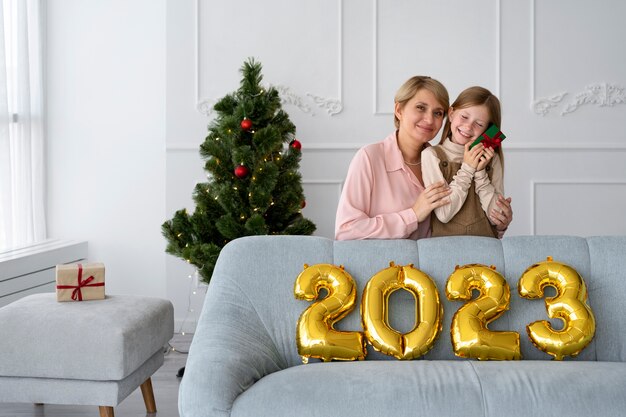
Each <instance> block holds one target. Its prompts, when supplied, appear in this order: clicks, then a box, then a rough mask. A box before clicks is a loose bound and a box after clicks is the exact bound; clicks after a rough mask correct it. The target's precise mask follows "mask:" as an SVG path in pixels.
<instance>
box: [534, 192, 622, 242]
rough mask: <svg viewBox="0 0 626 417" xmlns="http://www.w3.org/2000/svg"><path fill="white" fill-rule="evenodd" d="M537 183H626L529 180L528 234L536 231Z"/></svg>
mask: <svg viewBox="0 0 626 417" xmlns="http://www.w3.org/2000/svg"><path fill="white" fill-rule="evenodd" d="M539 185H626V181H615V180H533V181H531V182H530V211H529V213H530V234H531V235H535V234H536V231H537V186H539Z"/></svg>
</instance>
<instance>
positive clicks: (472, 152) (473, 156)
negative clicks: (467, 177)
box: [463, 142, 485, 169]
mask: <svg viewBox="0 0 626 417" xmlns="http://www.w3.org/2000/svg"><path fill="white" fill-rule="evenodd" d="M471 144H472V143H471V142H467V143H466V144H465V152H464V153H463V162H465V163H466V164H467V165H469V166H471V167H472V168H474V169H477V168H478V163H479V162H480V157H481V156H482V154H483V151H484V150H485V146H484V145H483V144H482V143H479V144H478V145H476V146H474V147H473V148H472V149H470V148H469V147H470V145H471Z"/></svg>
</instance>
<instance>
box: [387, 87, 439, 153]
mask: <svg viewBox="0 0 626 417" xmlns="http://www.w3.org/2000/svg"><path fill="white" fill-rule="evenodd" d="M395 114H396V117H397V118H398V120H399V121H400V127H399V129H400V132H401V133H402V136H404V135H407V136H408V137H410V138H411V139H413V141H415V142H417V143H418V144H424V143H426V142H429V141H431V140H432V139H433V138H434V137H435V136H436V135H437V133H438V132H439V129H441V125H442V124H443V118H444V116H445V109H444V108H443V106H442V105H441V104H440V103H439V101H437V99H436V98H435V95H434V94H433V93H431V92H430V91H429V90H426V89H421V90H418V91H417V93H415V95H414V96H413V98H412V99H410V100H409V101H407V102H406V103H404V105H401V104H400V103H396V106H395Z"/></svg>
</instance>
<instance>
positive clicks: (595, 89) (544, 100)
mask: <svg viewBox="0 0 626 417" xmlns="http://www.w3.org/2000/svg"><path fill="white" fill-rule="evenodd" d="M535 2H536V0H530V33H531V42H530V62H531V64H530V65H531V74H530V75H531V76H530V89H531V91H530V107H531V109H532V110H533V112H534V113H535V114H537V115H540V116H546V115H548V113H550V112H551V111H552V109H554V108H556V107H558V106H559V105H560V104H561V102H562V101H563V99H564V98H565V96H566V95H568V94H569V93H568V92H562V93H559V94H554V95H552V96H549V97H541V98H537V99H536V98H535V97H536V91H535V90H536V85H535V65H536V64H535V62H536V55H535V44H536V24H535V21H536V18H535V17H536V16H535V14H536V13H535ZM586 104H595V105H597V106H598V107H612V106H614V105H615V104H626V93H625V92H624V87H621V86H618V85H614V84H609V83H607V82H606V81H604V82H599V83H595V84H590V85H588V86H587V87H585V89H584V90H583V91H581V92H580V93H577V94H576V95H575V96H574V100H572V101H570V102H569V103H567V104H566V105H565V107H564V108H563V109H562V110H561V112H560V115H561V116H564V115H566V114H569V113H573V112H574V111H576V110H578V108H579V107H581V106H583V105H586Z"/></svg>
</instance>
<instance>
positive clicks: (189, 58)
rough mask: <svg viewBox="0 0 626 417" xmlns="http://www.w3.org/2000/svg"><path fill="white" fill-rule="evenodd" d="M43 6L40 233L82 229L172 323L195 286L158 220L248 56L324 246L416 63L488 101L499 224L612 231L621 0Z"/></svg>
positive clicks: (184, 194)
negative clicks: (45, 162)
mask: <svg viewBox="0 0 626 417" xmlns="http://www.w3.org/2000/svg"><path fill="white" fill-rule="evenodd" d="M48 9H49V10H48V13H47V17H48V25H49V27H48V42H49V56H48V60H47V62H48V65H49V68H48V69H49V79H48V89H49V91H48V93H49V101H48V121H49V122H48V136H49V142H50V147H49V154H50V158H49V164H50V165H49V167H48V170H49V172H50V188H49V193H50V195H49V203H50V204H49V206H50V212H49V214H50V216H49V218H50V225H51V226H50V230H51V234H52V235H53V236H54V237H68V238H83V239H87V240H89V242H90V248H91V255H92V256H93V257H94V258H97V259H100V260H103V261H104V262H107V265H109V267H110V271H111V273H110V274H109V273H108V272H107V276H108V279H109V281H110V285H111V287H109V289H110V290H111V291H113V290H115V291H118V292H128V293H151V294H162V295H163V294H164V295H166V296H167V297H168V298H170V299H171V300H172V301H173V302H174V305H175V307H176V318H177V320H178V323H179V324H180V322H181V320H182V319H183V318H184V317H185V315H186V314H187V313H188V311H187V310H188V309H189V308H196V310H197V307H198V306H199V304H201V302H202V294H201V293H199V294H195V295H193V294H192V293H191V292H190V291H189V290H190V284H191V283H192V280H189V279H188V278H187V277H188V276H189V274H190V272H191V268H190V267H189V266H188V265H186V264H185V263H184V262H182V261H180V260H178V259H176V258H173V257H171V256H166V255H164V253H163V249H164V247H165V242H164V241H163V239H162V237H161V236H160V224H161V223H162V222H163V221H164V220H165V219H167V218H170V217H171V216H172V215H173V213H174V211H175V210H177V209H180V208H183V207H187V208H188V209H190V210H193V202H192V199H191V192H192V190H193V187H194V185H195V183H196V182H198V181H205V180H206V173H205V172H204V170H203V168H202V166H203V161H202V160H201V159H200V157H199V155H198V146H199V145H200V143H201V142H202V141H203V140H204V137H205V135H206V128H207V125H208V124H209V121H210V114H207V109H208V108H210V104H211V103H212V102H214V101H215V100H216V99H218V98H220V97H221V96H223V95H224V94H225V93H227V92H230V91H233V90H235V89H236V88H237V87H238V83H239V72H238V71H239V68H240V66H241V64H242V62H243V61H244V60H245V59H246V58H247V57H249V56H254V57H257V58H258V59H259V60H260V61H261V62H262V63H263V65H264V75H265V81H266V82H268V83H271V84H274V85H281V86H282V87H283V88H284V91H285V93H286V94H285V95H284V97H285V99H286V103H285V105H284V109H285V110H287V111H288V112H289V114H290V116H291V119H292V121H293V122H294V123H295V124H296V126H297V136H298V139H299V140H300V141H301V142H302V144H303V161H302V164H301V171H302V174H303V179H304V191H305V194H306V198H307V207H306V208H305V210H304V214H305V215H306V216H308V217H310V218H312V219H313V220H314V221H315V222H316V223H317V226H318V232H317V234H318V235H321V236H327V237H332V235H333V226H334V225H333V223H334V215H335V210H336V205H337V201H338V198H339V193H340V189H341V183H342V181H343V178H344V177H345V173H346V171H347V167H348V164H349V162H350V159H351V158H352V155H353V154H354V152H355V151H356V150H357V149H358V148H359V147H361V146H363V145H365V144H367V143H371V142H375V141H379V140H381V139H382V138H384V137H385V136H386V135H387V134H388V133H390V132H391V131H392V129H393V122H392V115H391V110H392V106H393V95H394V93H395V91H396V89H397V88H398V87H399V86H400V84H401V83H402V82H403V81H404V80H406V79H407V78H408V77H410V76H412V75H415V74H428V75H431V76H433V77H435V78H437V79H439V80H441V81H442V82H444V84H445V85H446V86H447V87H448V89H449V91H450V95H451V97H452V98H453V99H454V98H455V97H456V95H457V94H458V93H459V92H460V91H461V90H462V89H463V88H465V87H467V86H470V85H475V84H480V85H483V86H485V87H487V88H489V89H491V90H492V91H493V92H494V93H495V94H497V95H498V96H499V97H500V98H501V101H502V104H503V113H504V118H503V125H502V128H503V131H504V132H505V133H506V134H507V136H508V138H507V140H506V142H505V154H506V169H505V187H506V194H507V195H509V196H511V197H512V198H513V207H514V210H515V217H514V222H513V224H512V225H511V227H510V229H509V232H508V234H509V235H523V234H574V235H576V234H578V235H592V234H626V221H625V220H624V217H623V214H622V213H623V212H624V211H625V210H626V164H624V163H623V162H622V161H623V160H624V157H625V156H626V155H625V153H626V133H624V130H623V129H622V128H621V127H622V120H624V117H625V116H626V104H625V103H626V97H625V92H624V89H623V88H624V87H625V86H626V52H624V51H625V50H624V49H623V48H621V47H620V45H619V42H620V40H621V39H625V38H626V27H624V25H623V24H622V22H621V20H620V19H621V17H622V16H624V15H626V3H623V2H622V1H621V0H600V1H597V2H588V1H582V0H575V1H572V0H549V1H548V0H522V1H515V2H513V1H503V0H480V1H479V0H475V1H471V2H466V1H453V0H442V1H438V2H422V1H420V2H416V1H408V0H406V1H401V0H367V1H363V0H317V1H308V2H287V1H283V0H264V1H263V2H258V1H252V0H231V1H228V2H226V1H219V2H218V1H204V0H161V1H159V2H156V3H155V2H153V1H147V0H142V1H136V0H133V1H107V2H104V1H96V0H90V1H67V0H66V1H59V0H57V1H50V2H49V3H48ZM166 68H167V70H166ZM592 85H598V89H597V91H595V92H594V93H592V90H590V89H589V88H588V87H589V86H592ZM594 94H595V95H594ZM585 97H586V99H585ZM585 100H587V101H588V102H587V103H584V102H585ZM594 101H595V102H594ZM333 105H334V107H333ZM87 155H91V157H92V159H91V161H93V162H97V164H94V163H93V162H90V160H89V159H86V156H87ZM77 173H79V174H77ZM87 191H89V194H87ZM87 195H89V197H88V198H86V196H87ZM87 201H90V202H92V203H93V204H91V205H90V207H87V206H86V202H87ZM164 264H165V270H164V268H163V265H164ZM114 272H115V273H114ZM194 316H195V312H192V313H191V314H189V315H188V320H191V321H193V320H195V317H194Z"/></svg>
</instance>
